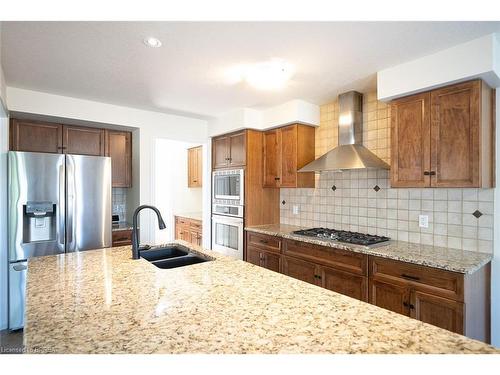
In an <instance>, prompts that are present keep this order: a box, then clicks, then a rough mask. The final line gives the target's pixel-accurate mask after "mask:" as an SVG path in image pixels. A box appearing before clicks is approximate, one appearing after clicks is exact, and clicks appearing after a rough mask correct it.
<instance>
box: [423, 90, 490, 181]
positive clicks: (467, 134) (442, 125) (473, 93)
mask: <svg viewBox="0 0 500 375" xmlns="http://www.w3.org/2000/svg"><path fill="white" fill-rule="evenodd" d="M483 86H484V89H485V90H484V91H483ZM489 95H491V93H490V89H489V88H486V85H485V84H483V83H482V82H481V81H472V82H466V83H463V84H458V85H454V86H451V87H445V88H442V89H439V90H434V91H432V93H431V105H432V111H431V123H432V128H431V171H432V173H433V175H432V176H431V185H432V186H435V187H454V186H456V187H483V186H484V187H488V186H491V183H492V181H491V168H492V165H491V158H490V157H492V147H491V142H492V140H491V138H490V137H491V136H492V129H491V128H492V124H491V117H490V116H491V113H490V111H491V107H490V104H491V102H490V97H489ZM482 97H483V98H482ZM483 99H484V100H483ZM483 106H484V107H488V108H484V109H483V108H482V107H483ZM483 111H484V113H482V112H483ZM482 116H485V117H486V118H485V119H483V123H484V124H483V125H481V122H482ZM482 133H484V134H482ZM483 141H484V142H483ZM481 153H484V154H485V156H486V155H488V158H484V159H483V160H481Z"/></svg>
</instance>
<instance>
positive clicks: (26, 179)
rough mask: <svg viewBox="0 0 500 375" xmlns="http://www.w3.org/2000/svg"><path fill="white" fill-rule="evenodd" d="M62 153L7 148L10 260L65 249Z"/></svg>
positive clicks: (63, 167)
mask: <svg viewBox="0 0 500 375" xmlns="http://www.w3.org/2000/svg"><path fill="white" fill-rule="evenodd" d="M64 160H65V159H64V155H58V154H44V153H36V152H19V151H10V152H9V156H8V215H9V218H8V222H9V224H8V226H9V236H8V237H9V239H8V241H9V261H11V262H12V261H19V260H24V259H28V258H29V257H33V256H41V255H51V254H60V253H64V249H65V238H64V236H65V228H64V224H65V221H64V219H65V218H64V214H65V207H64V203H65V202H64V196H65V195H64V194H65V191H64V189H65V181H64V179H65V161H64Z"/></svg>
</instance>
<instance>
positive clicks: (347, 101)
mask: <svg viewBox="0 0 500 375" xmlns="http://www.w3.org/2000/svg"><path fill="white" fill-rule="evenodd" d="M338 132H339V146H338V147H335V148H334V149H333V150H330V151H328V152H327V153H326V154H324V155H323V156H321V157H319V158H318V159H316V160H314V161H313V162H311V163H309V164H307V165H306V166H304V167H303V168H301V169H299V172H321V171H341V170H344V169H366V168H378V169H389V168H390V167H389V164H387V163H386V162H385V161H383V160H382V159H380V158H379V157H378V156H377V155H375V154H374V153H373V152H371V151H370V150H368V149H367V148H366V147H364V146H363V95H362V94H360V93H359V92H357V91H349V92H346V93H344V94H340V95H339V126H338Z"/></svg>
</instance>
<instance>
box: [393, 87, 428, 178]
mask: <svg viewBox="0 0 500 375" xmlns="http://www.w3.org/2000/svg"><path fill="white" fill-rule="evenodd" d="M429 112H430V94H429V93H423V94H418V95H413V96H409V97H406V98H402V99H398V100H395V101H394V102H393V103H392V105H391V185H392V186H393V187H428V186H430V170H431V163H430V140H431V135H430V115H429Z"/></svg>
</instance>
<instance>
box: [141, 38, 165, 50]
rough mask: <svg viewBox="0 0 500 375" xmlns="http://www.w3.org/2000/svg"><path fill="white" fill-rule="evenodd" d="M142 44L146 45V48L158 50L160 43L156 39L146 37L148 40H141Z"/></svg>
mask: <svg viewBox="0 0 500 375" xmlns="http://www.w3.org/2000/svg"><path fill="white" fill-rule="evenodd" d="M143 42H144V44H145V45H147V46H148V47H151V48H158V47H161V42H160V40H159V39H156V38H154V37H152V36H150V37H148V38H144V40H143Z"/></svg>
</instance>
